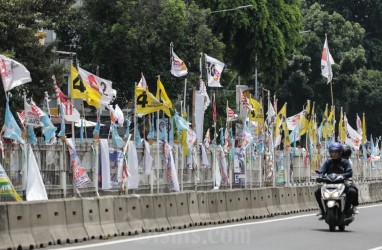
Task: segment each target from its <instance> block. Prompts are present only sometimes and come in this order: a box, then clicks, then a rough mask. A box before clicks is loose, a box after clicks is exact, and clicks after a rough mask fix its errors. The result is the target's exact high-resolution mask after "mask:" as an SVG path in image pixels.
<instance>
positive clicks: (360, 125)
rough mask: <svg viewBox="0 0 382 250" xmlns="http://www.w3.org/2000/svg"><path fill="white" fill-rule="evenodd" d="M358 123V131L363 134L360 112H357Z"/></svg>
mask: <svg viewBox="0 0 382 250" xmlns="http://www.w3.org/2000/svg"><path fill="white" fill-rule="evenodd" d="M356 124H357V133H358V134H360V135H361V136H362V135H363V132H362V121H361V118H359V116H358V114H357V120H356Z"/></svg>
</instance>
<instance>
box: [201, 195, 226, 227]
mask: <svg viewBox="0 0 382 250" xmlns="http://www.w3.org/2000/svg"><path fill="white" fill-rule="evenodd" d="M198 195H200V196H204V197H205V199H206V200H208V211H209V213H210V218H211V221H212V223H213V224H220V223H221V219H220V216H219V209H218V199H217V191H203V192H199V193H198Z"/></svg>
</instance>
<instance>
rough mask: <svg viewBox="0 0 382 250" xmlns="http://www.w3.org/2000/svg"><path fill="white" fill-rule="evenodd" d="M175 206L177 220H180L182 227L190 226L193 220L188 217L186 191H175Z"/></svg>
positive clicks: (188, 208)
mask: <svg viewBox="0 0 382 250" xmlns="http://www.w3.org/2000/svg"><path fill="white" fill-rule="evenodd" d="M175 197H176V207H177V209H178V220H179V221H181V222H182V225H183V228H187V227H192V226H193V221H192V219H191V217H190V214H191V212H190V207H189V206H188V203H189V201H188V195H187V194H186V193H177V194H176V195H175Z"/></svg>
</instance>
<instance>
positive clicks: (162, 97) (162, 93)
mask: <svg viewBox="0 0 382 250" xmlns="http://www.w3.org/2000/svg"><path fill="white" fill-rule="evenodd" d="M155 97H156V98H157V99H158V100H159V101H160V102H163V104H164V105H165V106H166V107H168V108H170V109H172V102H171V100H170V98H168V96H167V93H166V90H165V89H164V86H163V83H162V82H161V81H160V79H159V77H158V80H157V93H156V95H155ZM170 117H171V116H170Z"/></svg>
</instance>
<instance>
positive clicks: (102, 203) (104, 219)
mask: <svg viewBox="0 0 382 250" xmlns="http://www.w3.org/2000/svg"><path fill="white" fill-rule="evenodd" d="M98 206H99V215H100V224H101V228H102V231H103V233H104V234H105V236H106V237H108V238H110V237H117V236H118V235H119V233H118V229H117V227H116V226H115V222H114V198H113V197H112V196H102V197H99V198H98Z"/></svg>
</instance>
